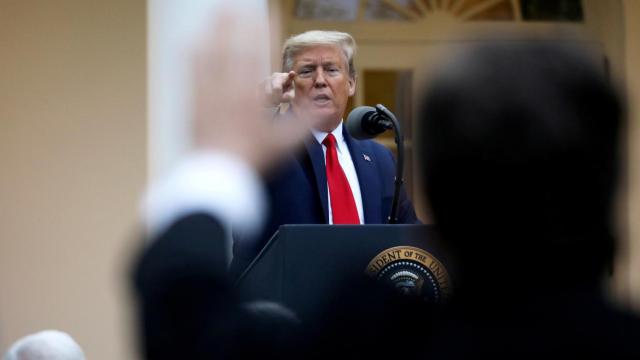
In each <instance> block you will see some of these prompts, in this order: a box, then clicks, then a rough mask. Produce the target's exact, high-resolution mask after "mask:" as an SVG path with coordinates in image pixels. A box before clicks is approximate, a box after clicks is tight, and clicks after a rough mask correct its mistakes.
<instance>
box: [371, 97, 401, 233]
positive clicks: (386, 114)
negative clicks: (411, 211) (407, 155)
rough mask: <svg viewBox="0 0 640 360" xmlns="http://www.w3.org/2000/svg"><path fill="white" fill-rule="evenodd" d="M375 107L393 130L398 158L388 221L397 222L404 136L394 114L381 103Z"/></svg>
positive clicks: (386, 125) (387, 125) (390, 222)
mask: <svg viewBox="0 0 640 360" xmlns="http://www.w3.org/2000/svg"><path fill="white" fill-rule="evenodd" d="M375 109H376V112H377V113H378V114H379V115H381V116H382V117H383V118H384V119H385V121H388V122H389V123H388V124H385V127H387V128H388V129H390V128H392V127H393V129H394V130H395V131H394V134H395V142H396V148H397V152H398V158H397V159H396V162H397V163H396V176H395V179H394V185H395V188H394V192H393V201H392V203H391V212H390V214H389V218H388V222H389V224H397V223H398V201H399V198H400V189H401V188H402V184H403V183H404V179H403V177H402V174H403V171H404V145H403V144H404V137H403V135H402V130H401V128H400V122H398V119H396V117H395V115H393V113H392V112H391V111H389V110H388V109H387V108H386V107H384V105H382V104H378V105H376V106H375Z"/></svg>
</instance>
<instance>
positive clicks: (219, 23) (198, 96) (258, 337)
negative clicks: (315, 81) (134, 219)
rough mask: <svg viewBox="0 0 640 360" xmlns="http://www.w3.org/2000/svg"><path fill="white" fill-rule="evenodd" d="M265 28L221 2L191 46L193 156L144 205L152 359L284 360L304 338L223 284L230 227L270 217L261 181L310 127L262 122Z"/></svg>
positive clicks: (142, 313)
mask: <svg viewBox="0 0 640 360" xmlns="http://www.w3.org/2000/svg"><path fill="white" fill-rule="evenodd" d="M266 22H267V19H266V18H264V17H263V16H262V14H261V13H260V11H259V10H256V9H254V8H252V7H250V6H243V5H242V4H235V3H234V4H231V3H226V4H220V5H219V6H217V8H216V11H215V13H214V18H213V19H212V21H211V23H210V25H209V26H208V28H207V30H206V32H205V33H204V34H201V38H200V41H199V42H198V43H197V45H196V46H195V48H194V51H193V54H192V57H193V61H192V69H191V70H192V74H193V76H192V79H193V82H194V83H193V89H194V92H193V100H194V105H193V109H194V113H193V117H194V118H193V125H194V126H193V128H194V133H193V137H194V150H193V151H192V153H191V154H189V155H188V156H187V157H186V158H185V159H184V160H183V161H182V163H181V164H180V165H179V166H177V167H176V168H175V169H174V170H173V171H172V172H170V173H169V174H167V175H166V176H165V177H163V178H161V179H158V180H157V181H155V182H154V183H152V185H151V186H150V188H149V189H148V190H147V193H146V196H145V199H144V201H143V203H144V208H145V223H146V224H145V225H146V227H147V229H148V231H149V233H148V234H147V237H148V238H149V241H148V242H147V246H145V248H143V249H142V250H141V252H140V254H139V255H138V256H137V257H136V259H135V263H134V268H133V271H134V273H133V277H134V287H135V289H134V291H135V294H136V300H137V306H138V315H139V326H140V328H139V331H140V335H141V336H140V338H141V347H142V351H143V354H144V357H145V358H147V359H212V358H242V357H243V356H245V355H246V356H255V355H256V354H260V355H261V356H262V357H265V358H269V357H271V356H273V357H283V356H285V354H284V351H285V350H287V351H288V349H285V348H284V347H283V346H281V345H282V344H285V343H287V344H288V343H294V342H293V341H289V340H287V341H285V340H286V339H290V338H292V337H295V336H296V334H297V333H298V332H297V331H296V330H295V329H296V328H297V326H298V320H297V318H296V316H295V314H293V313H291V312H290V311H289V310H288V309H286V308H284V307H283V306H281V305H278V304H273V303H268V302H266V303H265V302H258V303H251V304H240V303H239V301H238V298H237V296H236V294H235V292H234V290H233V289H232V287H231V284H230V280H229V276H228V264H229V261H230V248H231V244H230V241H231V237H230V233H231V229H232V228H233V229H234V231H238V232H244V233H251V232H255V231H256V229H258V228H260V226H261V223H262V222H263V218H264V216H265V214H264V211H265V207H266V206H265V201H266V200H265V198H266V196H265V195H264V190H263V185H262V182H261V179H260V174H261V173H263V172H265V171H267V170H268V169H269V168H270V167H272V166H273V164H274V162H275V161H276V160H277V159H279V158H281V157H282V155H283V154H284V153H286V152H288V151H290V150H291V148H292V147H295V146H298V145H299V146H301V144H302V139H303V137H304V136H306V135H307V134H308V131H309V128H310V126H311V125H312V124H307V123H305V122H303V121H295V122H288V121H284V120H283V121H280V122H274V121H272V120H273V119H272V118H271V117H270V116H269V117H265V116H264V114H263V109H262V105H261V101H260V99H259V97H258V94H257V92H256V85H255V79H258V78H260V77H261V73H260V69H262V68H263V67H264V64H265V63H267V62H268V58H267V56H266V54H265V53H263V52H261V51H260V50H261V49H260V48H259V47H258V46H255V42H258V43H265V42H268V41H269V32H268V30H267V28H266V26H267V24H266ZM236 70H237V71H236Z"/></svg>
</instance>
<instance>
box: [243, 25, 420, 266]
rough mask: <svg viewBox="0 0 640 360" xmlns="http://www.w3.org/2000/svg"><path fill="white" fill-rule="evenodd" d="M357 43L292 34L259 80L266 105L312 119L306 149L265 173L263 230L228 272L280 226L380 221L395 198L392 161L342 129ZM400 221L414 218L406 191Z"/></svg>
mask: <svg viewBox="0 0 640 360" xmlns="http://www.w3.org/2000/svg"><path fill="white" fill-rule="evenodd" d="M355 53H356V43H355V40H354V39H353V37H351V35H349V34H347V33H343V32H338V31H318V30H314V31H307V32H304V33H301V34H297V35H294V36H292V37H290V38H289V39H288V40H287V41H286V42H285V44H284V47H283V51H282V71H283V72H281V73H273V74H272V75H271V76H270V77H269V78H268V79H267V80H266V81H265V82H264V92H265V102H266V104H267V105H268V106H274V107H277V106H279V105H280V104H281V103H288V104H289V105H290V109H289V111H288V112H287V113H286V115H284V116H288V117H293V118H295V119H299V120H298V121H302V120H304V119H306V121H313V122H314V126H313V127H312V129H311V130H310V131H309V135H308V137H307V138H306V139H305V142H304V144H305V146H304V149H303V150H302V151H300V152H296V153H295V154H289V155H288V156H285V157H284V159H283V164H281V165H280V166H279V167H278V168H277V169H275V170H274V171H273V172H272V173H271V174H269V176H268V177H267V179H268V181H267V185H266V186H267V190H268V200H269V211H267V221H266V225H265V227H264V229H263V230H262V232H261V234H260V235H259V236H258V237H257V238H256V239H255V240H254V241H252V242H250V241H240V242H238V243H237V244H234V245H235V248H234V259H233V264H232V268H233V272H234V273H238V275H239V273H240V272H241V270H244V269H245V267H246V266H247V265H249V263H250V262H251V260H253V258H254V257H255V256H256V255H257V254H258V252H259V251H260V250H261V249H262V248H263V247H264V245H265V244H266V243H267V241H268V240H269V238H271V236H272V235H273V234H274V233H275V232H276V231H277V230H278V227H279V226H280V225H283V224H385V223H387V222H388V216H389V213H390V211H391V202H392V200H393V192H394V179H395V160H394V158H393V155H392V153H391V151H389V149H387V148H386V147H384V146H383V145H381V144H379V143H377V142H375V141H372V140H357V139H354V138H352V137H351V135H349V133H348V132H347V131H346V130H345V128H344V126H343V118H344V116H345V111H346V108H347V103H348V100H349V98H350V97H351V96H353V95H354V94H355V90H356V68H355V66H354V56H355ZM398 220H399V223H403V224H406V223H409V224H412V223H416V222H417V221H418V220H417V218H416V214H415V211H414V209H413V205H412V204H411V201H410V200H409V199H408V197H407V195H406V192H405V191H404V188H403V189H402V191H401V194H400V199H399V207H398Z"/></svg>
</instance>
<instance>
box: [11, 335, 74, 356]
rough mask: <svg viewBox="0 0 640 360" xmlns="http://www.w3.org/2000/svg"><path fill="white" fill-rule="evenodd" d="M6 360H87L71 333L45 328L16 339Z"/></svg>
mask: <svg viewBox="0 0 640 360" xmlns="http://www.w3.org/2000/svg"><path fill="white" fill-rule="evenodd" d="M4 360H85V357H84V353H83V352H82V349H81V348H80V346H79V345H78V344H77V343H76V342H75V341H74V340H73V338H72V337H71V336H69V334H67V333H64V332H62V331H57V330H45V331H40V332H38V333H35V334H31V335H27V336H25V337H23V338H21V339H20V340H18V341H16V342H15V343H14V344H13V345H11V348H9V351H7V353H6V354H5V355H4Z"/></svg>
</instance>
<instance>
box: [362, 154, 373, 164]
mask: <svg viewBox="0 0 640 360" xmlns="http://www.w3.org/2000/svg"><path fill="white" fill-rule="evenodd" d="M362 158H363V159H364V160H365V161H368V162H371V158H370V157H369V155H367V154H362Z"/></svg>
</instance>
